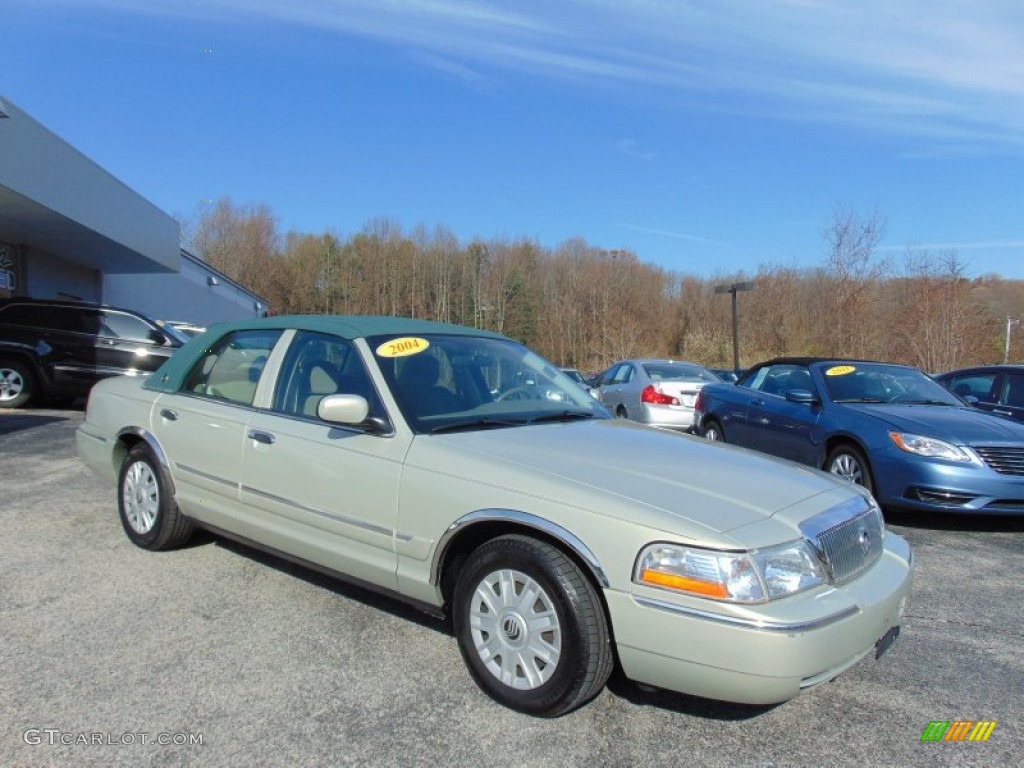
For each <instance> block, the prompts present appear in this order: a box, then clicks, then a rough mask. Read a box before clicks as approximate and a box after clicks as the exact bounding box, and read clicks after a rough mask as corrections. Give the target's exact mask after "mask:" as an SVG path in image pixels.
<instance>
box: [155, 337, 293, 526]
mask: <svg viewBox="0 0 1024 768" xmlns="http://www.w3.org/2000/svg"><path fill="white" fill-rule="evenodd" d="M281 334H282V331H280V330H276V329H271V330H243V331H236V332H232V333H228V334H227V335H225V336H223V337H222V338H221V339H219V340H218V341H217V342H216V343H215V344H214V345H212V346H211V347H210V348H209V350H207V351H206V353H205V354H204V355H203V356H202V357H201V358H200V359H199V360H198V361H197V362H196V364H195V365H194V366H193V368H192V370H191V371H189V373H188V375H187V376H186V377H185V379H184V384H183V386H182V388H181V390H179V391H178V392H174V393H170V394H164V395H161V396H160V397H159V398H157V400H156V401H155V403H154V405H153V415H152V425H153V432H154V433H155V435H156V437H157V440H158V441H159V443H160V445H161V447H162V448H163V450H164V453H165V455H166V456H167V460H168V463H169V465H170V472H171V477H172V479H173V480H174V486H175V497H176V499H177V501H178V504H179V505H180V506H181V508H182V509H183V510H184V511H185V514H187V515H188V516H189V517H194V518H196V519H197V520H201V521H203V522H205V523H208V524H210V525H214V526H217V527H219V528H223V529H224V530H227V531H235V532H241V531H242V530H243V529H244V523H245V521H246V516H245V513H244V510H243V508H242V502H241V483H242V449H243V447H244V442H245V434H246V427H247V425H248V423H249V420H250V419H251V418H252V417H253V414H254V413H255V409H254V407H253V401H254V398H255V395H256V390H257V387H258V385H259V382H260V378H261V375H262V372H263V368H264V366H265V365H266V362H267V359H268V357H269V355H270V354H271V352H272V350H273V348H274V345H275V344H276V343H277V341H278V340H279V339H280V337H281Z"/></svg>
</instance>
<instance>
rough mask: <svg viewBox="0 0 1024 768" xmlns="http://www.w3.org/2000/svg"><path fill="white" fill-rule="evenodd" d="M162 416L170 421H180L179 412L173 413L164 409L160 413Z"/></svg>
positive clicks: (168, 409)
mask: <svg viewBox="0 0 1024 768" xmlns="http://www.w3.org/2000/svg"><path fill="white" fill-rule="evenodd" d="M160 415H161V416H163V417H164V418H165V419H167V420H168V421H177V420H178V412H177V411H172V410H171V409H170V408H163V409H162V410H161V411H160Z"/></svg>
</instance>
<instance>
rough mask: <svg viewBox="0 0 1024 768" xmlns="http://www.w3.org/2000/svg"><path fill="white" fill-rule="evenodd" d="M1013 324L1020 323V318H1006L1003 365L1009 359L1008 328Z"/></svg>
mask: <svg viewBox="0 0 1024 768" xmlns="http://www.w3.org/2000/svg"><path fill="white" fill-rule="evenodd" d="M1015 325H1020V320H1013V319H1011V318H1009V317H1007V318H1006V346H1005V347H1004V348H1003V365H1006V363H1007V362H1009V360H1010V328H1012V327H1013V326H1015Z"/></svg>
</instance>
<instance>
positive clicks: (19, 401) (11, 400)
mask: <svg viewBox="0 0 1024 768" xmlns="http://www.w3.org/2000/svg"><path fill="white" fill-rule="evenodd" d="M35 390H36V379H35V376H33V375H32V370H31V369H30V368H29V367H28V366H27V365H25V364H24V363H22V362H20V361H18V360H0V408H22V407H24V406H26V405H28V404H29V402H30V401H31V400H32V397H33V396H34V395H35Z"/></svg>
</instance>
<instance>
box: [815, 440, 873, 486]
mask: <svg viewBox="0 0 1024 768" xmlns="http://www.w3.org/2000/svg"><path fill="white" fill-rule="evenodd" d="M825 470H826V471H827V472H831V473H832V474H833V475H839V477H843V478H846V479H847V480H849V481H850V482H851V483H856V484H857V485H863V486H864V487H865V488H867V489H868V491H869V492H870V493H874V484H873V483H872V482H871V468H870V467H869V466H868V460H867V459H866V458H864V454H863V453H861V452H860V450H858V449H857V448H854V447H853V446H852V445H840V446H838V447H837V448H835V449H834V450H833V451H832V453H830V454H829V455H828V458H827V459H826V460H825Z"/></svg>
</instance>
